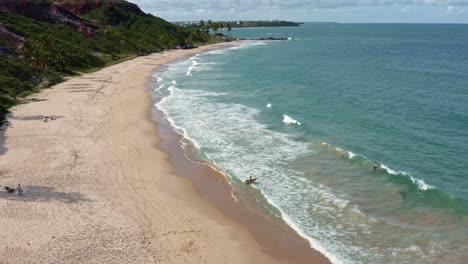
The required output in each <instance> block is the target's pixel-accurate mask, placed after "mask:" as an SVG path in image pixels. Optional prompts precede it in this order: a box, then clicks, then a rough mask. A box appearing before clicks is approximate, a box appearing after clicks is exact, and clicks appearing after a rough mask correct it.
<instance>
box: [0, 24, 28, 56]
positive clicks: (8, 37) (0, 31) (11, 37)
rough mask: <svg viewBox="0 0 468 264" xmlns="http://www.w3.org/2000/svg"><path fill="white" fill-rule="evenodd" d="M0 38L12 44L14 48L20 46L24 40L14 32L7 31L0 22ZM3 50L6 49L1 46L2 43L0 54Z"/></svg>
mask: <svg viewBox="0 0 468 264" xmlns="http://www.w3.org/2000/svg"><path fill="white" fill-rule="evenodd" d="M0 39H1V40H3V41H5V42H8V43H11V44H13V46H14V47H15V48H19V47H20V46H21V43H23V41H24V38H23V37H20V36H18V35H16V34H15V33H13V32H10V31H8V30H7V29H6V28H5V27H4V26H3V25H2V24H0ZM3 51H6V49H5V48H2V45H1V44H0V54H2V53H3Z"/></svg>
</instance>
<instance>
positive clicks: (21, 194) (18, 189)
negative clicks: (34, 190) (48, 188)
mask: <svg viewBox="0 0 468 264" xmlns="http://www.w3.org/2000/svg"><path fill="white" fill-rule="evenodd" d="M16 190H17V191H18V196H23V188H21V184H18V187H16Z"/></svg>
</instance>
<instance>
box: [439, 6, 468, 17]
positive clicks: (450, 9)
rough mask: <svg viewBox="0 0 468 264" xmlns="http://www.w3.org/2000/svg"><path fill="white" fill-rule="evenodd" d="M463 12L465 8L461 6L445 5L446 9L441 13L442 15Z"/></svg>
mask: <svg viewBox="0 0 468 264" xmlns="http://www.w3.org/2000/svg"><path fill="white" fill-rule="evenodd" d="M465 13H466V12H465V8H463V7H462V6H447V9H446V10H445V12H443V13H442V15H445V16H459V15H463V14H465Z"/></svg>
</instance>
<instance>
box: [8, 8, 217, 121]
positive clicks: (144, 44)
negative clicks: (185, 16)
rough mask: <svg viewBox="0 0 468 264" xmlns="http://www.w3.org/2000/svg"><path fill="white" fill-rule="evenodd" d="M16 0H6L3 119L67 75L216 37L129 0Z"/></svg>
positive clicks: (211, 39) (201, 42)
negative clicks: (146, 10)
mask: <svg viewBox="0 0 468 264" xmlns="http://www.w3.org/2000/svg"><path fill="white" fill-rule="evenodd" d="M13 1H14V0H0V119H3V114H4V113H5V112H6V111H7V109H8V108H9V107H11V106H12V105H15V104H17V103H19V102H20V100H19V99H20V98H21V97H22V96H24V95H27V94H29V93H31V92H34V91H36V90H37V89H39V87H44V86H48V85H52V84H55V83H57V82H60V81H61V80H62V77H63V76H66V75H74V74H77V73H79V72H83V71H88V70H90V69H93V68H98V67H103V66H105V65H107V64H112V63H114V62H117V61H119V60H122V59H125V58H128V57H133V56H135V55H144V54H147V53H151V52H158V51H162V50H165V49H170V48H175V47H177V46H182V45H193V44H195V45H196V44H203V43H207V42H211V41H214V40H213V38H212V37H211V36H210V35H208V34H206V33H205V32H201V31H196V30H192V29H185V28H182V27H179V26H176V25H174V24H171V23H169V22H167V21H165V20H163V19H161V18H158V17H154V16H152V15H148V14H145V13H143V12H142V11H141V10H140V9H139V8H138V7H137V6H136V5H133V4H130V3H128V2H126V1H98V2H96V1H90V0H86V1H55V2H60V3H52V2H50V1H44V0H41V1H38V0H36V1H25V0H23V1H17V2H13ZM97 3H99V4H97ZM21 4H22V5H21ZM25 8H26V9H27V10H25ZM69 11H70V12H69ZM44 14H46V15H44ZM54 16H56V17H54Z"/></svg>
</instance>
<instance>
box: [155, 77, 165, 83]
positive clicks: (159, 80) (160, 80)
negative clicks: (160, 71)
mask: <svg viewBox="0 0 468 264" xmlns="http://www.w3.org/2000/svg"><path fill="white" fill-rule="evenodd" d="M156 80H157V82H158V83H160V82H162V81H164V79H163V78H161V77H159V76H158V77H156Z"/></svg>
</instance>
